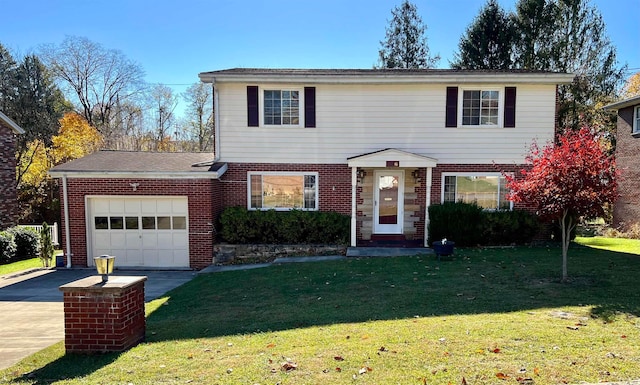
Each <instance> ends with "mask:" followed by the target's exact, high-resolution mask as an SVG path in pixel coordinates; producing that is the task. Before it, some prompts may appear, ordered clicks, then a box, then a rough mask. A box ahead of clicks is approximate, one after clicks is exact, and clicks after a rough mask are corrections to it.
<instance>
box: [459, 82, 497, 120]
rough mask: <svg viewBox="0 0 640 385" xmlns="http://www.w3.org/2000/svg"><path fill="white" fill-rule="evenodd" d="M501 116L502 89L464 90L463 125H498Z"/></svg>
mask: <svg viewBox="0 0 640 385" xmlns="http://www.w3.org/2000/svg"><path fill="white" fill-rule="evenodd" d="M499 118H500V91H498V90H481V89H477V90H463V91H462V125H463V126H498V124H499Z"/></svg>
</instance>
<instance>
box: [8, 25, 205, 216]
mask: <svg viewBox="0 0 640 385" xmlns="http://www.w3.org/2000/svg"><path fill="white" fill-rule="evenodd" d="M180 99H182V100H183V101H184V102H186V111H185V116H184V118H182V119H180V118H179V117H177V116H176V114H175V109H176V106H177V105H178V102H179V100H180ZM0 111H2V112H3V113H4V114H6V115H7V116H8V117H10V118H11V119H12V120H14V121H15V122H16V123H17V124H18V125H19V126H20V127H21V128H23V129H24V131H25V134H24V135H18V136H17V138H16V140H17V143H16V144H17V145H16V161H17V162H16V163H17V170H16V174H17V183H18V200H19V202H20V205H21V207H20V212H21V213H22V217H21V218H20V220H21V221H23V222H42V221H49V222H53V221H54V220H56V219H57V218H58V216H59V210H58V203H57V198H56V195H57V186H56V184H55V182H54V181H52V180H51V179H50V178H49V177H48V176H47V172H48V170H49V169H50V168H51V167H52V166H54V165H57V164H61V163H64V162H66V161H69V160H72V159H77V158H79V157H82V156H84V155H87V154H89V153H91V152H93V151H96V150H98V149H111V150H128V151H195V152H205V151H207V152H208V151H212V143H213V136H212V132H213V125H214V111H213V101H212V90H211V88H210V87H208V86H206V85H205V84H203V83H199V82H198V83H194V84H193V85H191V86H190V87H188V88H187V90H186V91H185V92H184V93H182V94H176V93H175V92H174V91H173V90H172V89H171V88H170V87H168V86H166V85H163V84H148V83H145V82H144V71H143V69H142V67H140V65H138V64H136V63H135V62H133V61H131V60H130V59H128V58H127V57H126V56H125V55H124V54H123V53H122V52H121V51H119V50H115V49H107V48H105V47H103V46H102V45H100V44H98V43H96V42H92V41H90V40H89V39H87V38H85V37H77V36H68V37H66V38H65V39H64V40H63V41H62V43H60V44H58V45H54V44H51V45H44V46H41V47H39V49H38V51H37V53H32V54H28V55H25V56H23V57H19V58H16V57H14V55H13V54H12V53H11V52H10V51H9V50H8V49H6V48H5V47H4V46H3V45H2V44H0Z"/></svg>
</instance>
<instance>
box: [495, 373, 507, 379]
mask: <svg viewBox="0 0 640 385" xmlns="http://www.w3.org/2000/svg"><path fill="white" fill-rule="evenodd" d="M496 377H498V379H500V380H508V379H509V375H508V374H504V373H502V372H498V373H496Z"/></svg>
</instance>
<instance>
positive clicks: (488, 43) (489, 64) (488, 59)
mask: <svg viewBox="0 0 640 385" xmlns="http://www.w3.org/2000/svg"><path fill="white" fill-rule="evenodd" d="M513 39H514V31H513V26H512V23H511V19H510V18H509V17H508V16H507V15H506V13H505V12H504V10H503V9H502V8H501V7H500V5H499V4H498V2H497V1H496V0H489V1H487V3H486V4H485V6H484V7H483V8H482V10H481V11H480V14H479V15H478V16H476V18H475V20H474V21H473V23H471V25H470V26H469V27H468V28H467V31H466V33H465V35H463V36H462V37H461V38H460V43H458V47H459V49H460V51H459V52H457V53H456V54H455V61H454V62H453V63H451V67H452V68H458V69H509V68H511V67H512V64H513V63H512V58H511V50H512V47H513Z"/></svg>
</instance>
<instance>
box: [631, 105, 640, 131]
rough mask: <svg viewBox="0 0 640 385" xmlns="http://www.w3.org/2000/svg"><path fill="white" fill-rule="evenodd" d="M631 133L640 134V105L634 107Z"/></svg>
mask: <svg viewBox="0 0 640 385" xmlns="http://www.w3.org/2000/svg"><path fill="white" fill-rule="evenodd" d="M631 133H632V134H635V135H640V106H635V107H633V124H632V128H631Z"/></svg>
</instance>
